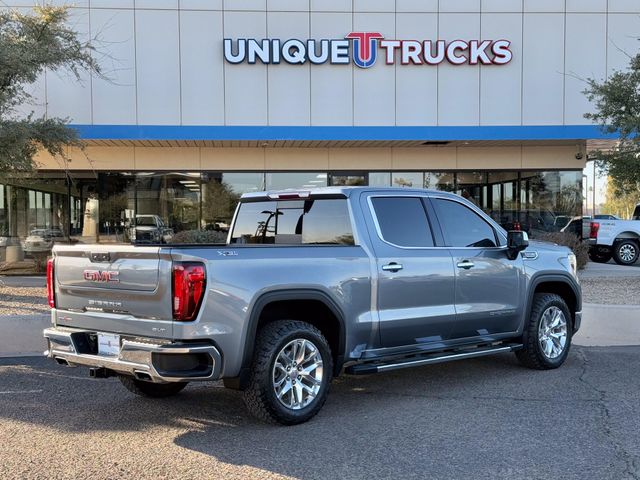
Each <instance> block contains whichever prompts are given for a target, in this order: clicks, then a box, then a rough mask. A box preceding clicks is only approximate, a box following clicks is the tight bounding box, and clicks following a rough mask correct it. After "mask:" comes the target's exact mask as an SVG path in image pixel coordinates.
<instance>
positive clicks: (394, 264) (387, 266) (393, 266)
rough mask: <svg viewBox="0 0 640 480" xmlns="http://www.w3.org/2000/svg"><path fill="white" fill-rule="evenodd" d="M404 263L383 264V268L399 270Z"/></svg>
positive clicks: (393, 270)
mask: <svg viewBox="0 0 640 480" xmlns="http://www.w3.org/2000/svg"><path fill="white" fill-rule="evenodd" d="M402 268H403V267H402V265H401V264H399V263H396V262H391V263H388V264H386V265H383V266H382V270H384V271H385V272H397V271H398V270H402Z"/></svg>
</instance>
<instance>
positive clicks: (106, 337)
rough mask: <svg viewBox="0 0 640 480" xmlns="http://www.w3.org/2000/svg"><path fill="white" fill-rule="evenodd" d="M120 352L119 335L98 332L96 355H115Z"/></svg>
mask: <svg viewBox="0 0 640 480" xmlns="http://www.w3.org/2000/svg"><path fill="white" fill-rule="evenodd" d="M119 353H120V335H112V334H110V333H99V334H98V355H106V356H108V357H117V356H118V354H119Z"/></svg>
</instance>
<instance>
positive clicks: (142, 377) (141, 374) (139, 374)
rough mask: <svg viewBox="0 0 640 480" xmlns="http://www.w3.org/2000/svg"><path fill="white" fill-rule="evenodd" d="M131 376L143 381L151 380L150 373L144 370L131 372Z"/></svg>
mask: <svg viewBox="0 0 640 480" xmlns="http://www.w3.org/2000/svg"><path fill="white" fill-rule="evenodd" d="M133 376H134V377H136V378H137V379H138V380H144V381H145V382H151V381H152V380H151V375H149V374H148V373H146V372H133Z"/></svg>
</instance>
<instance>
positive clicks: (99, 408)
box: [0, 347, 640, 479]
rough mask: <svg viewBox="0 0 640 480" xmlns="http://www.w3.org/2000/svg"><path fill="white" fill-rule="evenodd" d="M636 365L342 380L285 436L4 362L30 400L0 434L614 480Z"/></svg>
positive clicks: (237, 419)
mask: <svg viewBox="0 0 640 480" xmlns="http://www.w3.org/2000/svg"><path fill="white" fill-rule="evenodd" d="M639 352H640V349H639V348H637V347H617V348H615V349H614V348H608V349H599V348H585V347H574V348H573V350H572V352H571V355H570V357H569V359H568V360H567V362H566V364H565V366H564V367H563V368H561V369H558V370H553V371H546V372H539V371H533V370H527V369H525V368H522V367H520V366H519V364H518V363H517V361H516V359H515V357H514V356H513V355H509V354H506V355H497V356H494V357H487V358H481V359H475V360H467V361H461V362H455V363H450V364H441V365H436V366H427V367H421V368H415V369H408V370H400V371H396V372H390V373H387V374H381V375H372V376H362V377H353V376H345V377H341V378H339V379H336V380H334V383H333V385H332V388H331V392H330V395H329V399H328V401H327V403H326V405H325V406H324V408H323V409H322V411H321V412H320V414H319V415H318V416H317V417H316V418H314V419H313V420H311V421H310V422H308V423H306V424H302V425H298V426H294V427H280V426H272V425H265V424H262V423H260V422H258V421H257V420H254V419H253V418H252V417H250V416H249V414H248V413H247V411H246V409H245V408H244V404H243V402H242V394H241V393H240V392H235V391H231V390H227V389H224V388H222V387H221V386H220V384H213V383H210V384H196V385H190V386H189V387H188V388H187V389H185V390H184V391H183V392H182V394H180V395H178V396H176V397H174V398H170V399H164V400H149V399H143V398H137V397H133V396H132V395H131V394H129V393H128V392H127V391H126V390H125V389H124V387H122V386H121V385H120V384H119V382H118V381H117V379H109V380H102V381H97V380H91V379H88V378H87V377H84V376H83V374H84V373H86V372H84V371H81V370H79V369H77V370H76V369H60V368H57V367H55V366H53V365H50V364H49V363H48V362H46V363H45V361H44V360H41V359H32V360H31V359H15V360H4V361H1V362H0V381H2V389H9V388H11V389H12V390H13V391H16V392H19V391H24V392H37V391H39V393H33V394H32V395H31V396H28V397H27V401H25V398H23V397H21V396H20V395H4V396H3V395H0V402H2V404H3V406H2V408H0V425H1V424H2V423H3V421H9V422H11V421H15V422H19V423H24V422H29V423H33V424H38V425H43V426H46V427H48V428H51V429H54V430H57V431H60V432H61V435H64V434H65V432H71V433H74V434H80V433H88V432H90V431H98V432H105V433H106V432H126V433H128V434H129V433H131V432H134V434H136V435H140V434H142V435H145V436H148V441H149V442H152V441H154V440H153V434H152V433H150V430H151V429H154V428H166V429H169V430H170V432H169V433H170V437H171V438H173V440H172V442H173V444H174V446H177V447H179V449H180V448H182V449H187V450H188V451H192V452H197V453H199V454H204V455H206V456H208V457H210V458H212V459H215V461H216V462H223V463H225V464H229V465H238V466H250V467H253V468H256V469H259V470H262V471H265V472H271V473H275V474H280V475H287V476H292V477H297V478H303V479H311V478H345V477H350V478H353V477H358V478H362V477H367V476H373V477H376V478H382V477H397V476H398V475H402V476H403V477H415V478H424V477H425V475H426V474H427V472H440V474H439V475H436V476H441V477H454V478H462V477H474V478H484V477H487V478H488V477H519V476H522V477H540V476H559V477H562V478H571V477H573V476H576V478H579V477H580V476H581V475H586V476H587V477H590V478H613V477H611V475H612V474H614V473H616V475H614V477H617V478H623V477H624V475H623V474H624V472H625V471H626V470H625V469H627V470H628V469H629V468H631V467H629V465H633V461H635V462H638V461H639V460H640V459H638V458H637V453H636V454H635V455H636V456H635V457H633V455H634V454H633V453H630V451H629V450H630V448H627V446H626V444H625V443H624V442H625V441H627V442H629V445H638V444H640V434H639V433H638V432H639V431H640V420H638V415H637V412H636V413H635V417H634V416H633V415H634V414H633V411H634V410H633V408H632V405H636V406H637V404H638V403H637V400H639V398H638V395H639V394H638V391H639V389H638V384H639V383H640V382H639V380H638V379H637V376H636V378H635V379H632V380H629V379H628V372H631V371H635V372H637V371H638V367H640V355H638V353H639ZM623 367H625V371H623ZM627 367H628V369H626V368H627ZM70 372H71V373H70ZM2 397H4V398H2ZM605 401H609V402H613V403H610V404H607V405H605ZM626 415H629V416H632V417H633V418H632V419H631V421H630V422H629V420H625V418H624V417H625V416H626ZM614 420H615V421H614ZM622 421H627V423H628V425H627V426H625V427H624V430H625V432H624V435H625V437H624V438H626V440H624V441H621V440H620V439H619V438H618V437H617V436H616V433H615V432H616V428H618V426H616V425H618V423H617V422H622ZM2 428H3V427H0V434H1V433H2V432H1V430H2ZM551 432H552V437H550V433H551ZM634 432H635V433H634ZM0 436H2V435H0ZM634 442H635V443H634ZM174 449H175V447H174ZM179 449H178V450H179ZM594 449H597V451H598V458H593V459H591V460H589V456H588V455H586V456H585V451H587V452H588V451H594ZM629 462H630V463H629ZM612 469H613V470H612ZM585 472H587V473H586V474H585ZM578 473H580V475H576V474H578ZM618 473H619V475H618Z"/></svg>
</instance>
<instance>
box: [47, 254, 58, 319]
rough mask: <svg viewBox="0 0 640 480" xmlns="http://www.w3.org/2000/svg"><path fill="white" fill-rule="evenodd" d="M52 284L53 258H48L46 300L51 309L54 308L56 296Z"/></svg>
mask: <svg viewBox="0 0 640 480" xmlns="http://www.w3.org/2000/svg"><path fill="white" fill-rule="evenodd" d="M53 282H54V279H53V258H50V259H49V260H47V300H48V302H49V306H50V307H51V308H56V294H55V292H54V285H53Z"/></svg>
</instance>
